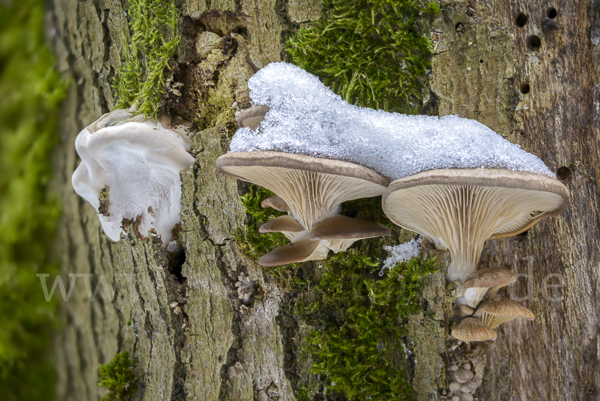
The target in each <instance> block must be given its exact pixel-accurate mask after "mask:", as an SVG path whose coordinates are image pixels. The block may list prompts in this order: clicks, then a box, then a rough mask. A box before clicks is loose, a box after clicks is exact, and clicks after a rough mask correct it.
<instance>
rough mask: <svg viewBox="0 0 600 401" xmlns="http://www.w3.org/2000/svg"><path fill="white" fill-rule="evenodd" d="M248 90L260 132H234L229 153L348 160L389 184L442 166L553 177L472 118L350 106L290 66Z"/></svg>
mask: <svg viewBox="0 0 600 401" xmlns="http://www.w3.org/2000/svg"><path fill="white" fill-rule="evenodd" d="M248 87H249V88H250V97H251V98H252V100H253V102H254V104H257V105H265V106H268V107H269V108H270V111H269V112H268V113H267V114H266V116H265V120H264V121H263V122H262V124H261V130H260V132H256V131H253V130H251V129H250V128H241V129H239V130H238V131H237V133H236V135H235V136H234V138H233V140H232V142H231V151H232V152H254V151H262V150H271V151H282V152H288V153H297V154H304V155H309V156H317V157H323V158H330V159H337V160H345V161H349V162H353V163H357V164H360V165H363V166H366V167H369V168H372V169H374V170H376V171H378V172H379V173H381V174H383V175H384V176H386V177H388V178H390V179H392V180H395V179H398V178H401V177H404V176H408V175H412V174H416V173H418V172H420V171H425V170H433V169H443V168H463V169H464V168H499V169H508V170H515V171H527V172H531V173H537V174H544V175H547V176H550V177H555V175H554V174H553V173H552V172H551V171H550V170H548V168H547V167H546V166H545V165H544V163H543V162H542V161H541V160H540V159H538V158H537V157H536V156H534V155H531V154H529V153H527V152H525V151H524V150H523V149H521V147H520V146H519V145H515V144H512V143H510V142H509V141H507V140H505V139H503V138H502V137H501V136H500V135H498V134H496V133H495V132H494V131H492V130H491V129H489V128H488V127H486V126H485V125H483V124H480V123H478V122H477V121H474V120H469V119H465V118H460V117H457V116H446V117H441V118H438V117H431V116H407V115H402V114H397V113H388V112H384V111H381V110H372V109H367V108H360V107H357V106H352V105H350V104H348V103H347V102H345V101H344V100H343V99H342V98H341V97H340V96H338V95H336V94H334V93H333V92H331V91H330V90H329V89H328V88H326V87H325V86H324V85H323V84H322V83H321V82H319V80H318V79H317V78H316V77H315V76H313V75H311V74H309V73H307V72H305V71H303V70H302V69H300V68H298V67H295V66H293V65H290V64H286V63H271V64H269V65H267V66H266V67H264V68H263V69H261V70H260V71H259V72H258V73H256V74H255V75H254V76H253V77H252V78H251V79H250V81H249V82H248ZM399 150H401V151H399Z"/></svg>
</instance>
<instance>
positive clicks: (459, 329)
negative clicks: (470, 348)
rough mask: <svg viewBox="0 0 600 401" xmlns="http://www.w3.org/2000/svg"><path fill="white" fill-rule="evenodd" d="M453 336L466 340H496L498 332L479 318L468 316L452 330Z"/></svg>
mask: <svg viewBox="0 0 600 401" xmlns="http://www.w3.org/2000/svg"><path fill="white" fill-rule="evenodd" d="M452 336H454V338H457V339H459V340H461V341H464V342H467V343H468V342H471V341H487V340H495V339H496V332H495V331H494V330H492V329H490V328H489V327H487V326H486V325H485V324H483V323H482V322H481V321H480V320H479V319H475V318H471V317H468V318H466V319H463V320H462V321H461V322H460V323H459V324H458V326H456V327H455V328H454V329H453V330H452Z"/></svg>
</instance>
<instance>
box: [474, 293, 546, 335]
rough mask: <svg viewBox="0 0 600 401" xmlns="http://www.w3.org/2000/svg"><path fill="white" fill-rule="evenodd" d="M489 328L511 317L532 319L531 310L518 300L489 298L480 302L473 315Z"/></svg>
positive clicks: (511, 318)
mask: <svg viewBox="0 0 600 401" xmlns="http://www.w3.org/2000/svg"><path fill="white" fill-rule="evenodd" d="M473 316H475V317H477V318H478V319H480V320H481V321H482V322H483V324H485V325H486V326H487V327H489V328H490V329H495V328H496V327H498V326H499V325H501V324H502V323H505V322H508V321H510V320H513V319H518V318H521V319H527V320H533V319H534V317H535V316H534V315H533V312H532V311H530V310H529V309H527V308H526V307H525V306H523V305H521V304H520V303H518V302H515V301H511V300H510V299H506V298H502V299H500V300H498V301H496V300H494V299H489V300H487V301H485V302H484V303H482V304H481V305H480V306H479V308H477V310H476V311H475V313H474V315H473Z"/></svg>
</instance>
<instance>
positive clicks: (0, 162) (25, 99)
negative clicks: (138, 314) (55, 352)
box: [0, 0, 66, 401]
mask: <svg viewBox="0 0 600 401" xmlns="http://www.w3.org/2000/svg"><path fill="white" fill-rule="evenodd" d="M6 4H8V5H6ZM44 4H45V2H44V1H43V0H19V1H12V2H3V3H1V4H0V93H1V94H2V96H0V194H2V195H1V196H0V232H1V233H2V235H0V328H1V329H0V394H2V399H3V400H9V401H12V400H47V399H52V398H53V389H54V381H55V373H54V369H53V365H52V363H51V360H50V358H49V354H50V352H51V347H52V343H51V342H52V332H53V330H54V329H55V327H56V325H57V323H56V320H55V318H54V315H55V311H56V302H54V301H51V302H46V300H45V298H44V295H43V292H42V291H41V287H40V279H39V278H38V277H36V274H37V273H45V274H50V275H51V276H53V275H55V274H56V273H57V270H58V269H57V266H56V265H55V264H52V263H51V262H50V257H49V255H48V249H49V246H50V242H51V241H52V239H53V238H54V237H55V231H56V224H57V221H58V218H59V216H60V210H61V207H60V203H59V202H58V201H57V199H55V198H52V197H50V196H48V193H47V188H46V184H47V183H48V180H49V179H50V174H51V171H52V166H51V165H50V153H51V151H52V149H53V147H54V145H55V144H56V143H57V139H58V136H57V135H56V123H57V118H58V111H59V107H60V102H61V100H62V99H63V98H64V96H65V89H66V84H65V83H64V82H62V81H61V80H60V75H59V74H58V73H57V72H56V71H55V68H54V64H55V60H54V57H53V55H52V52H51V51H50V49H49V47H48V46H47V44H46V42H45V35H44Z"/></svg>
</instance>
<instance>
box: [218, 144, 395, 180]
mask: <svg viewBox="0 0 600 401" xmlns="http://www.w3.org/2000/svg"><path fill="white" fill-rule="evenodd" d="M229 166H236V167H242V166H248V167H249V166H261V167H279V168H289V169H295V170H303V171H311V172H316V173H323V174H331V175H339V176H345V177H354V178H359V179H362V180H365V181H369V182H372V183H375V184H378V185H381V186H382V187H387V186H388V185H389V183H390V180H389V179H387V178H385V177H384V176H382V175H380V174H378V173H377V172H375V171H373V170H371V169H369V168H367V167H363V166H361V165H359V164H355V163H350V162H345V161H340V160H333V159H325V158H320V157H314V156H307V155H301V154H295V153H284V152H272V151H264V152H234V153H227V154H225V155H223V156H221V157H219V158H218V159H217V165H216V167H217V170H218V171H220V172H221V173H223V174H227V175H229V176H232V177H235V178H237V179H239V180H242V181H246V180H245V179H244V178H242V177H237V176H235V175H233V174H229V173H227V172H226V171H225V170H223V168H226V167H229Z"/></svg>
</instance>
